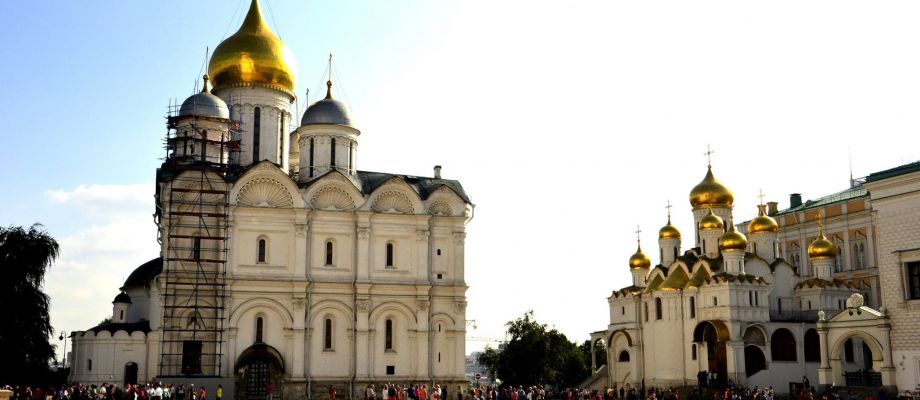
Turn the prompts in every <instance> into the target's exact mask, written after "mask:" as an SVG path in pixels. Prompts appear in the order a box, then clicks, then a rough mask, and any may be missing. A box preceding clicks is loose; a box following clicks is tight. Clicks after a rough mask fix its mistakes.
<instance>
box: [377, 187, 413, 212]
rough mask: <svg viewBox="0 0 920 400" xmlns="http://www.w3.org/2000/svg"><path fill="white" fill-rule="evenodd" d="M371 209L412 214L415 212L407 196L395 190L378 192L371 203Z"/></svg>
mask: <svg viewBox="0 0 920 400" xmlns="http://www.w3.org/2000/svg"><path fill="white" fill-rule="evenodd" d="M371 209H373V210H374V211H377V212H381V213H389V214H412V213H414V212H415V208H414V207H412V202H411V201H409V197H408V196H406V195H405V194H403V193H401V192H397V191H395V190H390V191H386V192H383V193H380V195H378V196H377V198H376V199H375V200H374V203H373V204H372V205H371Z"/></svg>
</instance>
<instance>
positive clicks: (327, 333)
mask: <svg viewBox="0 0 920 400" xmlns="http://www.w3.org/2000/svg"><path fill="white" fill-rule="evenodd" d="M323 349H324V350H332V318H326V322H325V324H324V326H323Z"/></svg>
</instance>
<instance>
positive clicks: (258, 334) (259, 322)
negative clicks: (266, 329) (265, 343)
mask: <svg viewBox="0 0 920 400" xmlns="http://www.w3.org/2000/svg"><path fill="white" fill-rule="evenodd" d="M256 343H262V317H257V318H256Z"/></svg>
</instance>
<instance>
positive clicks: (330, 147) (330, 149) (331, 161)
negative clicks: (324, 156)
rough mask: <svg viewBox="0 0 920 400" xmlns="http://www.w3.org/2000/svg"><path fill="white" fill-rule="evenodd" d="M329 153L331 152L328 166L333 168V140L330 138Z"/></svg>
mask: <svg viewBox="0 0 920 400" xmlns="http://www.w3.org/2000/svg"><path fill="white" fill-rule="evenodd" d="M329 151H330V152H331V155H330V156H329V157H330V158H329V165H331V166H332V167H333V168H335V138H332V140H331V141H330V143H329Z"/></svg>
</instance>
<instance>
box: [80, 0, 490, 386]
mask: <svg viewBox="0 0 920 400" xmlns="http://www.w3.org/2000/svg"><path fill="white" fill-rule="evenodd" d="M205 45H207V44H206V43H202V47H204V46H205ZM329 63H330V64H329V70H330V71H331V70H332V68H331V58H330V61H329ZM323 64H324V63H320V62H318V63H317V65H323ZM295 72H296V68H295V66H294V62H293V57H292V54H291V51H290V50H288V48H287V47H286V46H285V44H284V43H283V42H282V41H281V40H280V39H279V38H278V36H277V35H276V34H275V33H273V32H272V30H271V29H269V27H268V24H266V22H265V20H264V18H263V16H262V12H261V10H260V5H259V2H258V0H252V2H251V5H250V7H249V11H248V12H247V14H246V16H245V18H244V20H243V22H242V26H241V27H240V28H239V30H238V31H237V32H236V33H234V34H233V35H231V36H230V37H228V38H226V39H225V40H223V41H222V42H221V43H220V44H219V45H218V46H217V47H216V48H215V50H214V52H213V54H212V55H211V59H210V62H209V65H208V73H207V75H205V76H204V77H203V80H202V89H201V90H200V91H198V92H197V93H194V94H192V95H191V96H189V97H188V98H187V99H186V100H185V101H183V102H182V103H181V104H177V105H176V106H174V107H171V110H170V113H169V115H168V118H167V134H166V139H165V143H166V157H165V160H164V162H163V164H162V165H161V166H160V168H158V169H157V172H156V178H157V181H156V198H155V201H156V205H155V206H156V207H155V210H156V212H155V214H154V217H155V222H156V224H157V226H158V241H159V242H160V245H161V251H160V254H158V255H151V256H152V257H153V259H152V260H150V261H149V262H147V263H145V264H143V265H141V266H139V267H137V269H135V270H134V272H132V273H131V275H130V276H128V278H127V279H126V280H125V282H124V284H123V286H122V287H121V288H120V290H117V291H113V294H115V293H117V296H115V298H114V301H113V303H112V304H113V312H112V321H111V322H106V323H103V324H100V325H98V326H95V327H93V328H90V329H88V330H85V331H81V332H76V333H75V334H74V335H73V337H72V341H73V349H74V352H73V355H72V357H71V358H72V359H73V363H72V365H73V368H71V375H70V380H71V381H74V382H80V383H83V384H96V385H99V384H101V383H103V382H108V383H117V384H121V383H138V382H155V381H165V382H170V383H176V384H178V383H184V384H185V385H186V386H188V385H190V384H195V385H196V387H204V388H206V390H207V391H209V392H210V395H211V396H213V395H214V393H215V390H216V387H217V385H221V386H222V390H223V397H224V398H237V399H248V400H257V399H268V398H274V399H303V398H315V397H318V396H322V397H325V396H328V395H329V391H330V387H332V388H335V390H336V391H337V393H338V395H339V396H342V397H345V398H355V397H359V396H364V394H365V388H366V387H367V386H368V385H369V384H377V388H378V395H380V394H379V389H380V388H381V387H382V383H385V382H395V381H398V382H404V383H414V384H424V385H427V386H428V387H435V385H440V386H441V387H442V388H445V392H444V393H441V397H442V398H446V396H455V395H456V393H454V392H453V390H454V388H457V387H458V385H459V384H464V383H465V382H466V378H465V353H466V352H465V344H466V343H465V342H466V341H465V337H466V336H465V328H466V315H465V313H466V290H467V286H466V281H465V275H464V270H465V269H464V253H465V247H464V246H465V237H466V224H467V223H468V222H469V221H470V219H471V215H472V209H473V204H472V202H471V201H470V198H469V196H468V195H467V194H466V192H465V191H464V188H463V186H462V185H461V184H460V182H458V181H457V180H453V179H447V178H442V177H441V167H440V166H435V167H434V169H433V174H432V175H431V176H429V177H424V176H414V175H402V174H393V173H384V172H371V171H363V170H360V169H358V167H357V155H358V138H359V136H360V135H361V133H362V132H361V131H360V130H359V129H358V124H357V122H356V121H355V119H354V118H352V115H351V113H350V111H349V109H348V106H347V105H346V104H345V103H344V102H342V101H339V100H337V99H336V98H335V96H334V92H335V88H334V84H333V82H332V79H331V77H330V79H329V81H328V82H327V83H326V87H327V94H326V96H325V98H323V99H321V100H319V101H316V102H314V103H313V104H310V105H309V106H308V107H307V108H306V111H305V112H304V113H303V115H296V116H295V115H294V112H295V111H294V110H293V109H292V104H293V103H294V102H295V100H296V95H295V93H296V91H295V89H296V86H295V85H296V79H295ZM295 117H297V118H295ZM448 390H450V392H448Z"/></svg>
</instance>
